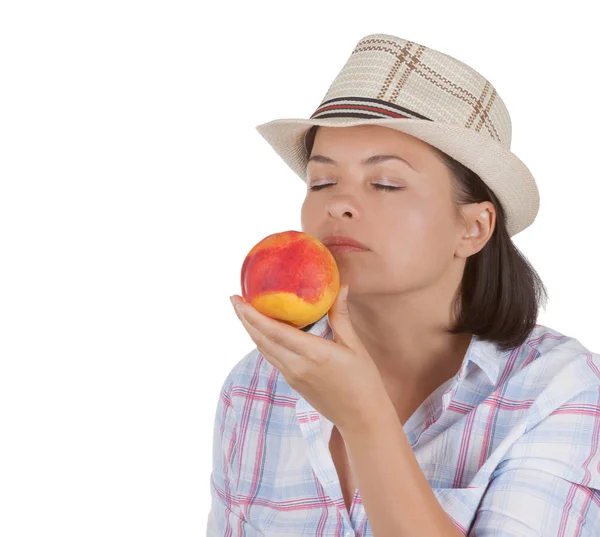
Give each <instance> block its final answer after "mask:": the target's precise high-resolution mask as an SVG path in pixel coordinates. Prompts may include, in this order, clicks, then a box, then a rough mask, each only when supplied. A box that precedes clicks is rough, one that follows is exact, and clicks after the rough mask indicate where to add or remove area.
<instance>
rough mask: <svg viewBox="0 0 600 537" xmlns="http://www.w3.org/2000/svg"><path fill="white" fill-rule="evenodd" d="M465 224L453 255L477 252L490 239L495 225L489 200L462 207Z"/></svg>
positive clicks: (461, 255)
mask: <svg viewBox="0 0 600 537" xmlns="http://www.w3.org/2000/svg"><path fill="white" fill-rule="evenodd" d="M462 213H463V215H464V218H465V226H464V227H463V228H462V235H461V237H460V238H459V242H458V244H457V246H456V251H455V252H454V255H455V256H456V257H461V258H465V259H466V258H467V257H470V256H472V255H473V254H476V253H477V252H479V251H480V250H481V249H482V248H483V247H484V246H485V245H486V244H487V242H488V241H489V240H490V238H491V236H492V233H493V232H494V228H495V226H496V211H495V209H494V205H493V204H492V203H491V202H489V201H484V202H481V203H473V204H471V205H465V206H463V207H462Z"/></svg>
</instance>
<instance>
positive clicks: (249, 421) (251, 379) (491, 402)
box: [207, 315, 600, 537]
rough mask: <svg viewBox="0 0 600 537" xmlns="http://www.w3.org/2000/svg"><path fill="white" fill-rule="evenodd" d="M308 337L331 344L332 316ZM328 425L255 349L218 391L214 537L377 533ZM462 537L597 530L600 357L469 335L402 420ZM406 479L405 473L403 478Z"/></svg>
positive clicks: (557, 341) (572, 342) (573, 344)
mask: <svg viewBox="0 0 600 537" xmlns="http://www.w3.org/2000/svg"><path fill="white" fill-rule="evenodd" d="M307 331H308V332H310V333H312V334H316V335H319V336H321V337H324V338H328V339H332V334H331V328H330V326H329V323H328V322H327V316H326V315H325V316H324V317H323V318H321V319H320V320H319V321H318V322H317V323H315V324H314V325H312V327H310V329H309V330H307ZM332 428H333V424H332V423H331V422H330V421H329V420H327V418H325V417H324V416H322V415H320V414H319V413H318V412H317V411H316V410H315V409H314V408H312V407H311V405H310V404H309V403H307V402H306V400H304V398H302V397H301V396H300V395H299V394H298V392H296V391H295V390H293V389H292V388H291V387H290V386H289V385H288V384H287V382H286V381H285V379H284V378H283V376H281V374H280V373H279V371H278V370H277V369H276V368H274V367H273V366H272V365H271V364H270V363H269V362H268V361H267V360H266V359H264V358H263V357H262V356H261V354H260V353H259V352H258V350H257V349H254V350H253V351H252V352H250V353H249V354H248V355H247V356H245V357H244V358H243V359H242V360H241V361H239V362H238V363H237V364H236V365H235V366H234V367H233V369H232V370H231V372H230V373H229V375H228V376H227V378H226V379H225V382H224V383H223V386H222V390H221V394H220V397H219V400H218V405H217V411H216V418H215V422H214V431H213V469H212V474H211V479H210V490H211V495H212V505H211V508H210V512H209V515H208V528H207V536H208V537H226V536H227V537H242V536H244V537H258V536H264V537H284V536H285V537H292V536H293V537H317V536H318V537H321V536H322V537H329V536H331V537H333V536H336V537H337V536H339V537H371V536H372V532H371V528H370V526H369V520H368V513H367V512H366V511H365V509H364V506H363V504H362V503H361V499H360V493H359V491H357V492H356V493H355V495H354V497H353V500H352V506H351V508H350V512H348V510H347V509H346V507H345V504H344V499H343V496H342V491H341V487H340V482H339V479H338V475H337V472H336V469H335V466H334V464H333V460H332V458H331V455H330V452H329V448H328V445H329V438H330V435H331V430H332ZM403 428H404V431H405V433H406V435H407V437H408V439H409V441H410V443H411V445H412V448H413V452H414V453H415V456H416V458H417V460H418V461H419V464H420V467H421V469H422V471H423V472H424V474H425V476H426V477H427V480H428V482H429V484H430V485H431V487H432V489H433V491H434V493H435V495H436V497H437V499H438V501H439V502H440V504H441V506H442V507H443V509H444V510H445V512H446V513H447V514H448V516H449V517H450V518H451V520H452V521H453V522H454V524H455V525H456V526H457V527H458V528H459V529H460V530H461V532H462V533H463V535H470V536H476V537H509V536H511V537H512V536H514V537H517V536H519V537H528V536H531V537H533V536H536V537H539V536H543V537H551V536H561V537H575V536H585V537H599V536H600V451H599V449H598V445H599V441H600V356H599V355H598V354H595V353H591V352H590V351H588V350H587V349H586V348H585V347H583V346H582V345H581V343H579V341H577V340H576V339H573V338H571V337H568V336H564V335H562V334H560V333H558V332H556V331H554V330H552V329H550V328H547V327H544V326H541V325H536V327H535V329H534V330H533V331H532V333H531V334H530V336H529V337H528V338H527V341H526V342H525V343H524V344H523V345H521V346H520V347H517V348H514V349H512V350H509V351H506V352H501V351H500V350H498V348H497V347H496V345H494V344H492V343H490V342H486V341H482V340H480V339H478V338H477V337H473V339H472V341H471V344H470V346H469V348H468V350H467V353H466V355H465V358H464V360H463V363H462V366H461V368H460V370H459V372H458V373H457V374H456V375H455V376H454V377H453V378H452V379H449V380H448V381H447V382H445V383H444V384H442V385H441V386H439V387H438V388H437V389H436V390H435V391H434V392H433V393H431V394H430V395H429V397H428V398H427V399H426V400H425V401H424V402H423V403H422V404H421V406H420V407H419V408H418V409H417V410H416V411H415V413H414V414H413V415H412V416H411V417H410V419H409V420H407V421H406V423H405V424H404V425H403ZM398 478H399V479H402V476H398Z"/></svg>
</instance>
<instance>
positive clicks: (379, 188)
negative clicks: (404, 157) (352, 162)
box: [309, 183, 404, 190]
mask: <svg viewBox="0 0 600 537" xmlns="http://www.w3.org/2000/svg"><path fill="white" fill-rule="evenodd" d="M332 184H335V183H324V184H322V185H315V186H311V187H309V190H321V189H322V188H325V187H326V186H330V185H332ZM373 188H375V189H376V190H401V189H403V188H404V187H401V186H391V185H380V184H378V183H373Z"/></svg>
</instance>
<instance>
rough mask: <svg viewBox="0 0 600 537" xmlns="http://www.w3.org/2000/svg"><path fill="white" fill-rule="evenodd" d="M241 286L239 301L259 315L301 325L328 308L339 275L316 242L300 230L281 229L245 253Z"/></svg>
mask: <svg viewBox="0 0 600 537" xmlns="http://www.w3.org/2000/svg"><path fill="white" fill-rule="evenodd" d="M241 286H242V297H243V298H244V300H246V301H247V302H249V303H250V304H251V305H252V306H253V307H254V308H256V309H257V310H258V311H260V312H261V313H262V314H263V315H267V316H269V317H272V318H274V319H277V320H280V321H283V322H285V323H287V324H290V325H292V326H295V327H297V328H303V327H305V326H307V325H309V324H311V323H314V322H315V321H318V320H319V319H320V318H321V317H323V315H325V314H326V313H327V312H328V311H329V309H330V308H331V306H332V305H333V303H334V302H335V299H336V297H337V295H338V292H339V289H340V274H339V271H338V266H337V263H336V261H335V259H334V257H333V255H332V254H331V252H330V251H329V250H328V249H327V247H326V246H325V245H324V244H323V243H322V242H321V241H319V240H318V239H317V238H315V237H313V236H312V235H309V234H307V233H304V232H302V231H293V230H292V231H283V232H280V233H274V234H272V235H269V236H267V237H265V238H264V239H262V240H261V241H260V242H258V243H257V244H256V245H255V246H254V247H253V248H252V249H251V250H250V252H248V254H247V255H246V258H245V259H244V263H243V264H242V274H241Z"/></svg>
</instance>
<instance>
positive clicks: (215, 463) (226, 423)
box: [206, 374, 263, 537]
mask: <svg viewBox="0 0 600 537" xmlns="http://www.w3.org/2000/svg"><path fill="white" fill-rule="evenodd" d="M231 378H232V377H231V374H230V375H229V376H228V377H227V380H226V381H225V383H224V385H223V387H222V389H221V393H220V395H219V401H218V403H217V412H216V416H215V421H214V429H213V455H212V473H211V476H210V491H211V507H210V511H209V513H208V523H207V533H206V536H207V537H225V536H227V537H262V536H263V533H261V532H259V531H258V530H257V529H256V528H254V527H253V526H252V525H251V524H250V523H249V522H248V521H247V520H246V519H245V517H244V515H243V513H242V512H241V510H240V506H239V502H238V497H237V491H236V488H235V487H236V479H235V474H234V472H233V467H234V459H235V456H236V451H237V444H236V438H237V434H238V421H237V418H236V415H235V411H234V408H233V403H232V400H231V395H230V394H231V386H232V382H231Z"/></svg>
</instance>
